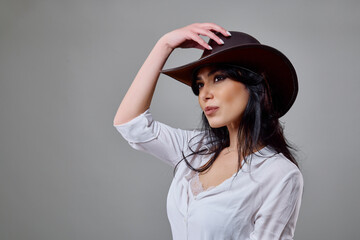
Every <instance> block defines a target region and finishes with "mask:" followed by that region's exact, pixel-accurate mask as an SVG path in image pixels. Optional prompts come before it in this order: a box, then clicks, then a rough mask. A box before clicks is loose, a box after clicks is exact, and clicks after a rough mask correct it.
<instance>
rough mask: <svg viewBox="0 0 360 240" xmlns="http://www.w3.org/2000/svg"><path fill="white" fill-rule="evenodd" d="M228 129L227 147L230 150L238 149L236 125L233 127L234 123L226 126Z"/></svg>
mask: <svg viewBox="0 0 360 240" xmlns="http://www.w3.org/2000/svg"><path fill="white" fill-rule="evenodd" d="M227 128H228V131H229V140H230V144H229V149H231V150H237V149H238V129H239V128H238V127H235V126H234V125H229V126H227Z"/></svg>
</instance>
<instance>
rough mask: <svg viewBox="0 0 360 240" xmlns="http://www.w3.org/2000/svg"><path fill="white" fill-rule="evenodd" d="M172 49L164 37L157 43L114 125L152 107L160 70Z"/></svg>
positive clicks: (137, 76)
mask: <svg viewBox="0 0 360 240" xmlns="http://www.w3.org/2000/svg"><path fill="white" fill-rule="evenodd" d="M172 50H173V49H172V48H171V47H169V46H168V45H167V44H166V43H165V41H163V38H161V39H160V40H159V41H158V42H157V43H156V44H155V46H154V48H153V49H152V51H151V52H150V54H149V56H148V57H147V59H146V60H145V62H144V64H143V65H142V67H141V68H140V70H139V72H138V73H137V75H136V77H135V79H134V81H133V82H132V84H131V86H130V88H129V90H128V91H127V93H126V95H125V97H124V98H123V100H122V102H121V104H120V106H119V108H118V110H117V113H116V115H115V118H114V125H119V124H122V123H126V122H128V121H130V120H131V119H133V118H135V117H136V116H138V115H140V114H141V113H143V112H144V111H145V110H146V109H148V108H149V107H150V104H151V100H152V97H153V94H154V91H155V87H156V83H157V81H158V78H159V75H160V71H161V70H162V68H163V66H164V64H165V62H166V60H167V58H168V57H169V55H170V54H171V52H172Z"/></svg>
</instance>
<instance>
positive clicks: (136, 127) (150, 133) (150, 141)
mask: <svg viewBox="0 0 360 240" xmlns="http://www.w3.org/2000/svg"><path fill="white" fill-rule="evenodd" d="M114 127H115V128H116V129H117V130H118V131H119V133H120V134H121V135H122V136H123V137H124V139H125V140H126V141H128V143H129V144H130V146H131V147H133V148H134V149H136V150H140V151H143V152H146V153H149V154H151V155H153V156H155V157H157V158H159V159H161V160H163V161H164V162H166V163H168V164H170V165H172V166H175V165H176V164H177V163H178V162H179V161H180V160H181V159H182V158H183V154H185V155H186V154H187V153H188V151H189V147H188V146H189V141H190V140H191V139H193V138H196V137H197V136H200V135H201V134H200V131H197V130H192V131H191V130H182V129H178V128H172V127H170V126H168V125H166V124H163V123H160V122H158V121H155V120H154V119H153V118H152V115H151V113H150V110H149V109H147V110H146V111H145V112H144V113H142V114H140V115H139V116H137V117H136V118H134V119H132V120H130V121H129V122H127V123H124V124H121V125H114Z"/></svg>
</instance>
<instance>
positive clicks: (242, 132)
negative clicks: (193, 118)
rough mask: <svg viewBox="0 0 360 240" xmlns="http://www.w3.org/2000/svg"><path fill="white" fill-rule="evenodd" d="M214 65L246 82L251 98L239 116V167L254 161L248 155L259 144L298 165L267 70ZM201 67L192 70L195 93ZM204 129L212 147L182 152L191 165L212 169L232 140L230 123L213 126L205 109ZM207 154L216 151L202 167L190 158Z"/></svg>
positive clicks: (231, 77)
mask: <svg viewBox="0 0 360 240" xmlns="http://www.w3.org/2000/svg"><path fill="white" fill-rule="evenodd" d="M211 66H212V67H213V68H216V69H218V70H220V71H222V73H223V74H224V75H225V76H226V77H228V78H230V79H232V80H235V81H239V82H241V83H243V84H244V85H245V86H246V88H247V90H248V92H249V100H248V103H247V106H246V108H245V110H244V113H243V115H242V118H241V120H240V125H239V129H238V135H237V136H238V143H239V144H238V171H239V170H240V169H241V167H242V166H241V161H242V159H243V160H244V162H245V163H248V162H249V161H251V158H250V159H249V158H247V156H248V155H250V154H251V153H254V152H257V151H258V150H259V147H260V146H267V147H268V148H270V149H272V150H273V151H275V152H276V153H282V154H283V155H284V156H285V157H286V158H287V159H289V160H290V161H291V162H293V163H294V164H295V165H296V166H297V167H299V166H298V163H297V161H296V160H295V157H294V155H293V153H292V152H291V151H292V150H295V149H294V147H293V146H291V145H290V144H289V143H288V141H287V140H286V138H285V137H284V134H283V127H282V125H281V124H280V122H279V117H278V116H279V115H278V113H277V112H276V110H275V109H274V107H273V104H272V98H271V92H270V88H269V85H268V82H267V80H266V75H265V73H260V74H258V73H255V72H253V71H251V70H249V69H246V68H243V67H239V66H235V65H230V64H216V65H211ZM202 67H203V66H202ZM199 69H200V68H198V69H197V70H195V71H194V73H193V79H192V86H191V88H192V90H193V92H194V94H195V95H197V96H198V95H199V89H198V87H197V84H196V76H197V73H198V70H199ZM202 131H204V132H205V134H206V135H207V137H208V142H207V144H209V145H210V146H211V148H210V149H209V148H207V149H206V150H205V149H204V148H203V149H200V150H192V149H191V148H190V149H191V153H190V154H189V155H187V156H185V155H184V153H183V159H182V160H184V161H185V163H186V165H187V166H188V167H189V168H190V169H192V170H194V171H197V172H204V171H206V170H207V169H209V168H210V167H211V165H212V164H213V163H214V162H215V160H216V158H217V157H218V156H219V154H220V152H221V151H222V150H223V149H224V148H226V147H228V146H229V144H230V139H229V132H228V129H227V127H226V126H224V127H220V128H212V127H211V126H210V124H209V122H208V120H207V118H206V116H205V114H204V113H202ZM206 154H214V155H213V157H212V158H211V159H210V160H209V161H208V162H207V163H206V164H205V165H203V166H201V167H199V168H195V167H193V166H192V165H191V163H190V162H189V161H188V160H187V158H188V157H190V156H193V155H206ZM180 162H181V161H180ZM180 162H179V163H180ZM179 163H178V164H179ZM178 164H177V165H176V167H175V169H174V172H175V171H176V168H177V166H178Z"/></svg>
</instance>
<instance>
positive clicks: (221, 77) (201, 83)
mask: <svg viewBox="0 0 360 240" xmlns="http://www.w3.org/2000/svg"><path fill="white" fill-rule="evenodd" d="M218 72H219V71H218ZM211 75H213V79H212V80H213V82H214V83H217V82H220V81H223V80H225V79H226V78H228V77H227V76H226V75H225V74H222V73H217V74H216V73H213V74H211ZM198 79H199V80H197V81H196V86H197V88H198V89H200V88H202V87H203V86H204V80H201V79H200V78H198Z"/></svg>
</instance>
